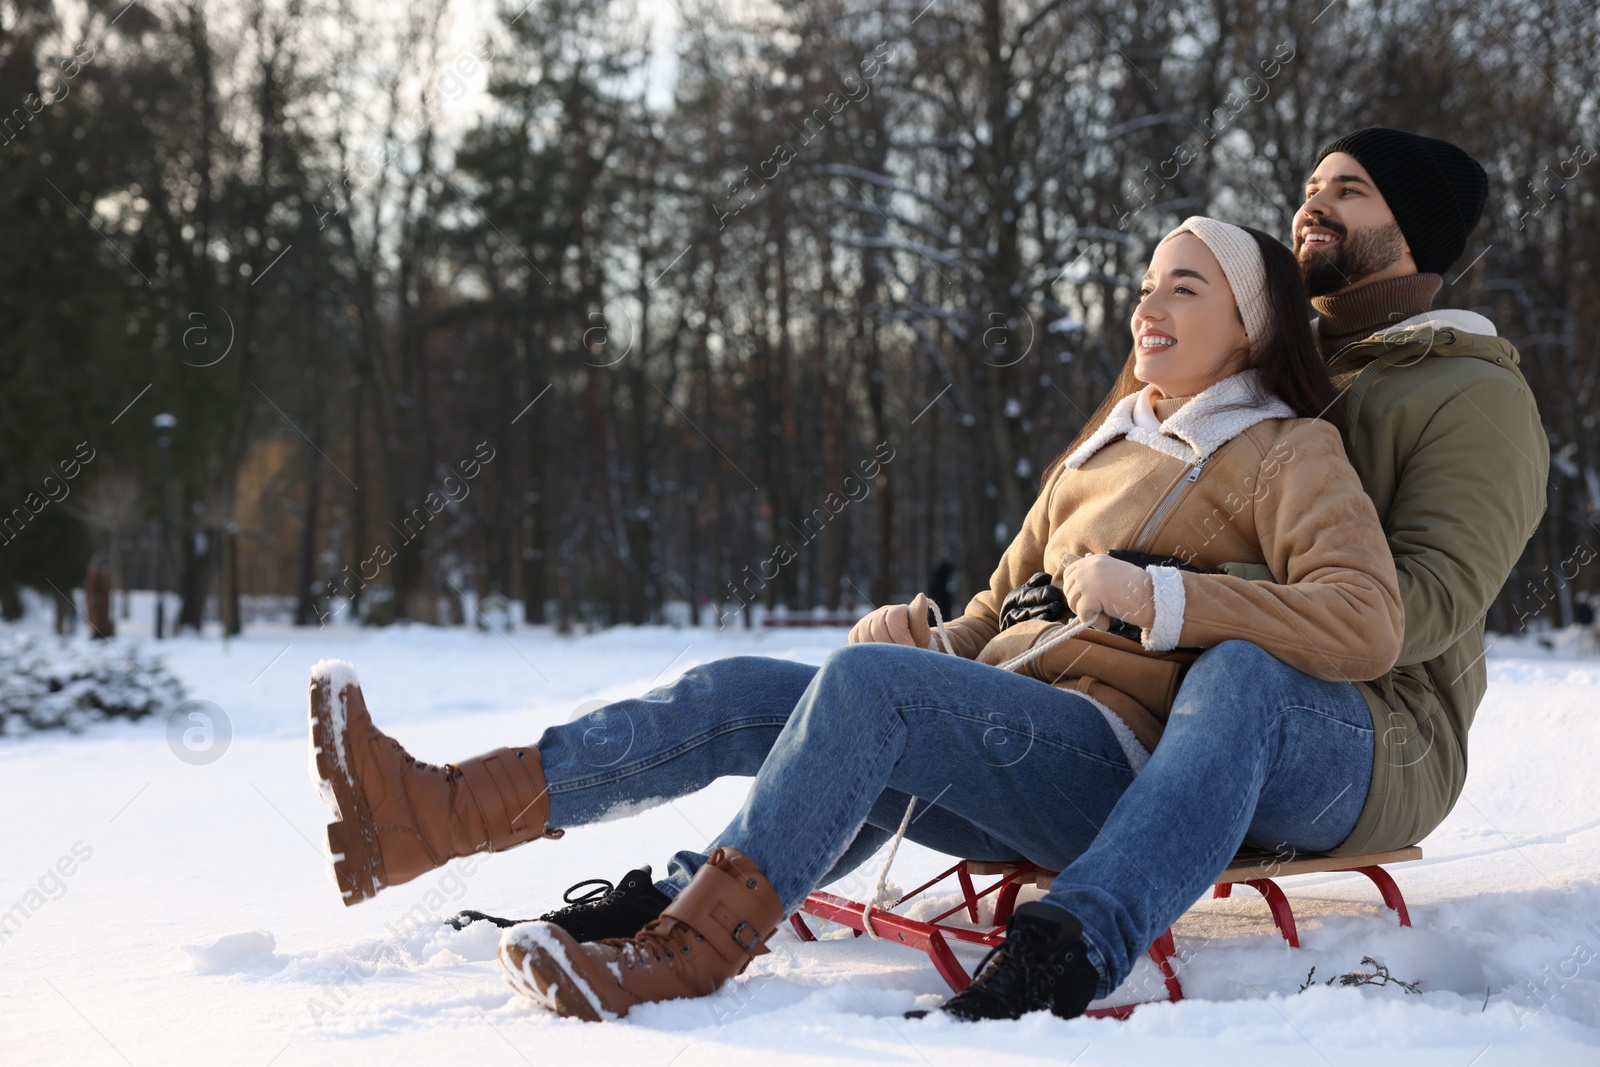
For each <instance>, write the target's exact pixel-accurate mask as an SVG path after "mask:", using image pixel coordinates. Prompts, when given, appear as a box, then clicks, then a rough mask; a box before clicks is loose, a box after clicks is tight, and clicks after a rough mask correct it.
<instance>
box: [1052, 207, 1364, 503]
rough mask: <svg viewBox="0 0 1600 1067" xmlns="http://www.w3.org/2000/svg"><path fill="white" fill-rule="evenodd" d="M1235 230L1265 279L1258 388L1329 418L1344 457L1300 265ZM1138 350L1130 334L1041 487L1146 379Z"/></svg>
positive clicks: (1339, 419)
mask: <svg viewBox="0 0 1600 1067" xmlns="http://www.w3.org/2000/svg"><path fill="white" fill-rule="evenodd" d="M1240 229H1242V230H1244V231H1245V232H1246V233H1248V234H1249V235H1250V236H1251V237H1253V238H1255V242H1256V244H1257V245H1259V246H1260V248H1261V261H1262V263H1263V264H1264V265H1265V267H1266V279H1267V289H1266V298H1267V313H1268V315H1267V321H1268V322H1269V323H1270V324H1271V325H1270V329H1271V331H1272V332H1271V334H1270V336H1268V337H1267V338H1266V341H1265V343H1263V344H1255V345H1252V346H1251V347H1252V349H1253V351H1254V353H1255V354H1254V357H1253V359H1252V360H1251V361H1250V363H1249V364H1248V365H1249V366H1253V367H1254V368H1255V369H1256V371H1257V372H1258V373H1259V375H1260V381H1261V386H1262V388H1263V389H1264V390H1265V391H1266V392H1267V393H1269V394H1271V395H1272V396H1276V397H1278V398H1279V399H1280V400H1282V401H1283V402H1284V403H1285V404H1288V405H1289V407H1290V408H1292V409H1293V410H1294V413H1295V414H1296V415H1297V416H1299V417H1301V418H1308V419H1323V420H1325V421H1327V422H1329V423H1332V424H1333V428H1334V429H1336V430H1338V431H1339V440H1340V441H1341V442H1342V443H1343V444H1344V449H1345V455H1346V456H1348V455H1349V454H1350V439H1349V437H1348V435H1347V434H1346V432H1345V409H1344V395H1343V394H1342V393H1340V392H1339V391H1338V390H1337V389H1335V388H1334V385H1333V380H1332V379H1331V378H1329V377H1328V366H1327V364H1326V363H1324V362H1323V361H1322V353H1321V352H1320V351H1319V350H1318V348H1317V339H1316V337H1315V336H1314V335H1313V334H1312V332H1311V306H1310V303H1309V302H1308V301H1307V300H1306V291H1305V285H1304V283H1303V282H1302V281H1301V280H1300V264H1299V263H1298V262H1296V260H1295V258H1294V253H1293V252H1291V251H1289V249H1288V248H1286V247H1285V246H1284V245H1283V242H1281V241H1279V240H1278V239H1277V238H1276V237H1273V236H1272V235H1271V234H1268V233H1263V232H1262V231H1261V230H1257V229H1253V228H1252V227H1249V226H1241V227H1240ZM1234 314H1235V315H1237V314H1238V305H1235V306H1234ZM1240 321H1241V322H1242V321H1243V319H1241V320H1240ZM1138 352H1139V350H1138V341H1137V339H1135V341H1134V347H1132V348H1130V349H1129V350H1128V359H1127V362H1125V363H1124V364H1123V365H1122V373H1121V374H1119V375H1117V380H1116V381H1115V382H1113V383H1112V385H1111V391H1110V392H1109V393H1107V394H1106V396H1105V399H1104V400H1102V401H1100V406H1099V407H1097V408H1095V409H1094V414H1092V415H1090V416H1089V421H1088V422H1086V423H1084V424H1083V429H1081V430H1079V431H1078V435H1077V436H1076V437H1074V438H1073V439H1072V443H1071V444H1069V445H1068V446H1067V447H1066V448H1064V449H1063V450H1062V451H1061V454H1060V455H1058V456H1056V458H1055V459H1053V460H1051V461H1050V462H1049V464H1048V465H1047V466H1046V467H1045V469H1044V473H1043V474H1042V475H1040V477H1039V490H1040V492H1043V491H1044V488H1045V486H1047V485H1049V484H1050V479H1051V477H1053V476H1054V475H1055V472H1056V468H1057V467H1059V466H1060V465H1061V464H1062V462H1063V461H1064V460H1065V459H1066V458H1067V457H1068V456H1070V455H1072V453H1073V451H1074V450H1075V449H1076V448H1077V447H1078V446H1079V445H1081V444H1083V442H1084V441H1085V440H1087V439H1088V437H1089V435H1090V434H1092V433H1093V432H1094V431H1095V430H1096V429H1097V428H1098V427H1099V426H1100V424H1101V423H1102V422H1104V421H1105V420H1106V416H1108V415H1110V414H1111V409H1112V408H1114V407H1116V406H1117V402H1118V401H1120V400H1121V399H1122V398H1123V397H1125V396H1127V395H1129V394H1130V393H1137V392H1138V391H1139V390H1140V389H1143V388H1144V385H1145V383H1144V382H1141V381H1140V380H1139V379H1138V378H1135V377H1134V376H1133V366H1134V360H1135V357H1136V356H1137V355H1138Z"/></svg>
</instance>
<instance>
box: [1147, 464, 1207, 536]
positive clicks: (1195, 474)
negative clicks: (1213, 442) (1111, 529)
mask: <svg viewBox="0 0 1600 1067" xmlns="http://www.w3.org/2000/svg"><path fill="white" fill-rule="evenodd" d="M1210 458H1211V457H1210V456H1202V457H1201V458H1200V462H1199V463H1196V464H1195V465H1194V466H1193V467H1191V468H1190V469H1189V473H1188V474H1187V475H1185V476H1181V477H1179V478H1178V480H1177V481H1176V482H1173V483H1172V488H1171V489H1169V490H1167V495H1166V498H1165V499H1163V500H1162V501H1161V505H1160V506H1159V507H1157V508H1156V513H1155V514H1154V515H1152V516H1150V521H1149V522H1147V523H1145V524H1144V530H1143V531H1141V532H1140V534H1139V540H1138V541H1137V542H1136V543H1135V544H1134V546H1133V551H1135V552H1143V551H1144V549H1145V545H1147V544H1149V542H1150V538H1151V537H1152V536H1153V535H1154V534H1155V532H1156V527H1158V526H1160V525H1161V520H1162V519H1165V518H1166V517H1167V512H1169V511H1171V510H1172V509H1173V507H1174V506H1175V505H1176V504H1177V503H1178V498H1179V497H1181V496H1183V493H1184V490H1185V488H1187V487H1188V486H1191V485H1193V484H1194V483H1195V482H1196V481H1198V480H1199V478H1200V471H1201V470H1202V469H1203V468H1204V467H1205V465H1206V462H1207V461H1208V460H1209V459H1210Z"/></svg>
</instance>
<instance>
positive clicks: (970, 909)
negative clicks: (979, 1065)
mask: <svg viewBox="0 0 1600 1067" xmlns="http://www.w3.org/2000/svg"><path fill="white" fill-rule="evenodd" d="M1421 858H1422V849H1420V848H1418V847H1417V846H1415V845H1412V846H1410V847H1408V848H1399V849H1394V850H1392V851H1389V852H1374V853H1369V854H1366V855H1361V856H1337V857H1335V856H1304V857H1299V858H1294V859H1286V858H1284V857H1282V856H1279V855H1275V854H1273V853H1271V852H1262V851H1258V850H1254V849H1243V850H1241V851H1240V852H1239V854H1238V855H1236V856H1235V857H1234V858H1233V862H1232V863H1230V864H1228V867H1227V869H1226V870H1225V871H1223V872H1222V874H1221V876H1219V877H1218V878H1217V881H1216V884H1215V885H1214V886H1213V887H1212V891H1211V896H1212V898H1213V899H1216V898H1219V897H1226V896H1229V895H1230V894H1231V893H1232V892H1233V887H1234V886H1235V885H1239V884H1244V885H1247V886H1250V887H1251V888H1252V889H1254V890H1256V891H1257V892H1259V893H1260V894H1261V895H1262V896H1263V897H1265V898H1266V901H1267V907H1268V908H1269V909H1270V910H1271V912H1272V921H1273V925H1275V926H1276V927H1277V928H1278V932H1279V933H1280V934H1282V935H1283V939H1284V940H1285V941H1287V942H1288V943H1289V944H1290V945H1291V946H1295V947H1298V946H1299V944H1300V936H1299V933H1298V931H1297V930H1296V928H1295V922H1294V911H1293V909H1292V908H1291V907H1290V905H1289V898H1288V897H1286V896H1285V895H1284V893H1283V890H1282V889H1280V888H1279V887H1278V883H1277V881H1276V879H1278V878H1284V877H1288V876H1290V875H1296V874H1312V873H1321V872H1346V871H1348V872H1352V873H1356V874H1363V875H1365V876H1366V877H1367V878H1369V879H1370V880H1371V881H1372V883H1373V884H1374V885H1376V886H1377V887H1378V892H1379V893H1380V894H1382V896H1383V902H1384V904H1385V905H1386V906H1387V907H1389V908H1390V909H1392V910H1393V911H1394V913H1395V914H1396V916H1398V918H1399V920H1400V925H1401V926H1410V925H1411V916H1410V914H1409V913H1408V912H1407V911H1406V902H1405V899H1404V898H1403V897H1402V896H1401V895H1400V887H1399V886H1397V885H1396V884H1395V881H1394V879H1393V878H1391V877H1390V876H1389V873H1388V872H1387V871H1385V870H1384V869H1383V867H1384V865H1385V864H1389V863H1404V862H1406V861H1407V860H1415V859H1421ZM993 876H998V880H997V881H996V882H995V883H994V884H993V885H990V886H989V887H987V888H985V889H983V890H979V889H978V888H977V887H976V886H975V885H974V883H973V878H974V877H993ZM1055 876H1056V872H1054V871H1047V870H1045V869H1044V868H1043V867H1036V866H1034V865H1033V864H1030V863H1022V864H1013V863H987V862H982V861H979V860H962V861H961V862H959V863H957V864H956V865H955V866H953V867H951V868H950V869H949V870H947V871H944V872H943V873H941V874H939V875H936V876H935V877H934V878H932V879H930V880H929V881H927V882H925V883H923V884H922V885H920V886H918V887H917V888H915V889H913V890H911V892H909V893H906V894H905V895H904V896H902V897H901V898H900V899H899V900H897V901H895V902H894V904H893V905H891V906H890V909H883V908H869V907H868V906H867V905H865V904H861V903H859V902H857V901H854V900H846V899H845V898H844V897H840V896H835V895H834V894H832V893H825V892H822V891H820V890H818V891H816V892H813V893H812V894H811V895H810V896H809V897H807V898H806V902H805V903H804V904H802V905H801V906H800V911H799V912H796V913H795V914H794V915H792V916H790V917H789V921H790V923H791V924H792V925H793V927H794V930H795V933H797V934H798V935H799V936H800V938H801V940H803V941H815V940H816V936H815V935H814V934H813V933H812V932H811V929H810V927H808V926H806V923H805V920H804V919H803V918H801V913H804V914H807V915H813V916H815V917H817V918H819V919H829V920H832V921H833V922H836V923H840V924H842V925H844V926H847V927H849V928H850V929H852V930H854V931H855V932H856V936H857V937H859V936H861V935H862V934H863V933H867V932H868V931H867V927H866V924H867V923H868V922H870V923H871V924H872V931H871V932H872V933H874V934H876V935H877V936H878V937H880V938H883V939H887V940H894V941H898V942H899V943H901V944H904V945H906V946H908V947H910V948H915V949H920V950H921V951H923V952H926V953H927V954H928V958H929V959H930V960H932V961H933V966H934V969H935V970H937V971H938V972H939V975H940V977H942V978H943V979H944V980H945V981H946V982H947V983H949V985H950V988H951V989H952V990H954V991H955V992H958V993H959V992H960V991H961V990H963V989H965V988H966V987H967V984H968V983H969V982H970V981H971V980H972V979H971V976H970V975H968V974H967V972H966V968H965V967H963V966H962V965H961V962H960V961H959V960H957V959H956V956H955V953H954V952H953V951H952V950H951V947H950V942H951V941H963V942H966V943H968V944H973V945H982V946H984V947H985V948H992V947H993V946H995V945H997V944H999V943H1001V942H1002V941H1004V940H1005V936H1006V934H1005V928H1006V922H1007V920H1009V919H1010V918H1011V912H1012V909H1013V908H1014V907H1015V905H1016V902H1017V894H1018V893H1019V892H1021V890H1022V887H1023V886H1025V885H1033V886H1037V887H1039V888H1040V889H1048V888H1049V887H1050V884H1051V882H1053V881H1054V880H1055ZM950 878H954V879H955V880H956V883H957V885H958V886H959V887H960V892H961V901H960V903H958V904H957V905H956V906H955V907H953V908H950V909H949V910H948V911H944V912H941V913H940V914H938V915H935V916H934V917H933V918H931V919H911V918H907V917H906V916H904V915H898V914H896V913H895V912H894V911H893V910H892V909H893V908H895V907H899V905H900V904H902V903H904V902H905V901H907V900H910V899H911V898H913V897H915V896H917V895H918V894H920V893H922V892H924V891H926V890H928V889H930V888H932V887H933V886H936V885H938V884H940V883H941V882H944V881H945V880H947V879H950ZM990 896H993V897H994V913H993V919H992V920H990V921H988V922H987V924H986V923H985V921H984V920H982V919H980V918H979V908H978V906H979V903H980V902H981V901H983V900H984V899H985V898H987V897H990ZM963 911H964V912H966V918H967V919H968V920H970V922H971V924H972V925H970V926H966V925H962V926H957V925H952V924H950V923H947V922H946V921H945V920H947V919H949V918H951V917H952V916H954V915H956V914H957V913H958V912H963ZM1148 951H1149V955H1150V958H1151V960H1153V961H1154V962H1155V965H1156V967H1157V968H1158V969H1159V970H1160V973H1161V976H1162V980H1163V984H1164V985H1165V986H1166V991H1167V996H1166V998H1165V999H1166V1000H1168V1001H1176V1000H1182V999H1183V987H1182V985H1181V984H1180V983H1179V981H1178V973H1177V969H1176V968H1175V967H1174V965H1173V964H1174V959H1175V957H1176V956H1177V948H1176V946H1175V944H1174V942H1173V939H1172V929H1171V928H1170V927H1169V928H1167V929H1166V930H1164V931H1162V933H1161V936H1160V937H1158V938H1156V940H1155V942H1154V944H1152V945H1151V946H1150V948H1149V950H1148ZM1159 1002H1160V1000H1159V998H1156V997H1151V998H1148V999H1145V1000H1140V1001H1136V1002H1135V1003H1132V1004H1122V1005H1117V1006H1114V1007H1107V1008H1093V1009H1090V1010H1089V1011H1088V1012H1087V1014H1089V1015H1092V1016H1099V1017H1104V1016H1113V1017H1115V1018H1119V1019H1124V1018H1127V1017H1128V1015H1130V1014H1131V1013H1132V1012H1133V1010H1134V1008H1136V1007H1138V1006H1139V1005H1140V1004H1147V1003H1159Z"/></svg>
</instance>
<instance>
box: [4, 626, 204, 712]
mask: <svg viewBox="0 0 1600 1067" xmlns="http://www.w3.org/2000/svg"><path fill="white" fill-rule="evenodd" d="M182 702H183V685H182V684H181V683H180V682H179V681H178V679H177V678H175V677H174V676H173V675H172V674H171V672H169V671H168V670H167V669H166V667H165V666H163V665H162V663H161V661H160V660H159V659H157V658H156V657H155V656H153V655H151V654H149V653H147V652H145V651H144V650H143V649H141V648H139V647H137V646H135V645H130V644H126V643H124V642H120V641H119V642H116V643H115V644H113V643H112V642H110V641H82V640H74V639H66V640H63V639H62V638H59V637H54V636H51V635H45V634H31V633H21V632H16V631H13V632H6V631H4V630H0V734H20V733H26V732H27V731H28V730H30V729H48V728H50V727H62V726H64V727H66V728H67V729H69V730H74V731H76V730H81V729H83V728H84V727H85V726H87V725H88V724H89V723H92V722H98V721H100V720H102V719H108V718H113V717H122V718H128V719H139V718H143V717H144V716H146V715H160V714H165V713H166V712H167V711H169V710H171V709H172V708H175V707H177V706H178V705H179V704H181V703H182Z"/></svg>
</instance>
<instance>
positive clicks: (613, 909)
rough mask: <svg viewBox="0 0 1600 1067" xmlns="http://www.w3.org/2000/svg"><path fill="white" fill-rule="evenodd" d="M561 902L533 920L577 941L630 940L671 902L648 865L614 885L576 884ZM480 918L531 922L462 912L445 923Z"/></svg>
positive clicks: (504, 923)
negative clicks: (654, 878) (627, 938)
mask: <svg viewBox="0 0 1600 1067" xmlns="http://www.w3.org/2000/svg"><path fill="white" fill-rule="evenodd" d="M589 886H592V887H593V888H590V889H589V890H588V892H585V893H581V894H578V891H579V890H581V889H584V888H585V887H589ZM574 894H578V895H576V896H574ZM562 899H563V900H565V901H566V902H567V906H566V907H564V908H557V909H556V910H555V911H547V912H545V913H544V914H543V915H541V916H539V918H538V920H537V921H538V922H546V923H552V924H554V925H556V926H559V927H561V928H562V929H563V930H565V931H566V932H567V933H569V934H571V935H572V937H573V939H574V940H575V941H579V942H588V941H600V940H603V939H605V938H608V937H632V936H633V935H634V934H636V933H638V932H639V931H640V930H641V929H642V928H643V927H644V925H645V924H646V923H648V922H649V921H650V920H652V919H654V918H655V917H656V916H658V915H660V914H661V912H662V911H663V910H664V909H665V908H666V906H667V905H668V904H670V903H672V898H671V897H669V896H667V895H666V894H665V893H663V892H662V891H661V890H659V889H657V888H656V887H655V883H654V882H653V881H652V880H651V878H650V866H649V864H646V865H645V866H643V867H640V868H639V869H638V870H634V871H629V872H628V873H627V874H625V875H623V876H622V881H621V882H620V883H618V884H617V885H616V886H613V885H612V884H611V883H610V882H608V881H606V880H605V879H604V878H590V879H587V880H585V881H582V882H579V883H578V884H577V885H575V886H572V887H570V888H569V889H568V890H567V891H566V892H565V893H563V894H562ZM480 919H481V920H486V921H488V922H492V923H494V924H495V925H496V926H500V927H506V926H516V925H517V924H518V923H525V922H534V921H535V920H533V919H500V918H496V917H495V916H493V915H485V914H483V913H482V912H478V911H463V912H461V913H460V914H458V915H456V916H455V917H454V918H452V919H449V920H448V922H449V923H450V925H451V926H453V927H455V928H456V929H457V930H462V929H465V928H466V927H467V926H468V925H469V924H471V923H473V922H476V921H478V920H480Z"/></svg>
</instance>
